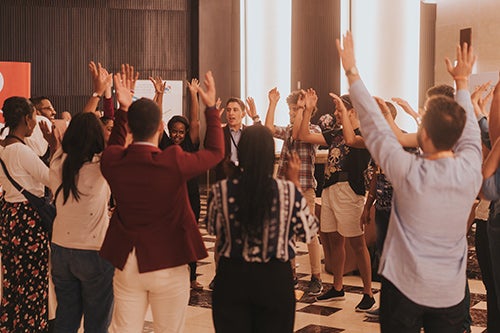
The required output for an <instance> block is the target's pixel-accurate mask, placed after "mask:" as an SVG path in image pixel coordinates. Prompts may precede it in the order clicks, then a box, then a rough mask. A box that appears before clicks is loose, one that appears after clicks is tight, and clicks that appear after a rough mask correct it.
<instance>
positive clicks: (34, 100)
mask: <svg viewBox="0 0 500 333" xmlns="http://www.w3.org/2000/svg"><path fill="white" fill-rule="evenodd" d="M44 99H46V100H49V101H50V98H48V97H47V96H36V97H31V98H30V101H31V103H33V105H34V106H35V107H36V108H37V109H38V106H39V105H40V103H42V101H43V100H44Z"/></svg>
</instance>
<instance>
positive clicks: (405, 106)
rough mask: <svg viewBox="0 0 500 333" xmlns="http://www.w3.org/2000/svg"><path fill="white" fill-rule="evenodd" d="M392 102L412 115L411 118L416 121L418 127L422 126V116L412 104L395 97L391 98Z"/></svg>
mask: <svg viewBox="0 0 500 333" xmlns="http://www.w3.org/2000/svg"><path fill="white" fill-rule="evenodd" d="M391 100H392V101H393V102H395V103H396V104H397V105H399V106H400V107H401V108H402V109H403V111H404V112H406V113H407V114H409V115H410V117H412V118H413V119H415V122H416V123H417V125H420V120H421V119H420V115H419V114H418V113H417V112H416V111H415V110H413V108H412V107H411V105H410V103H408V102H407V101H406V100H404V99H402V98H399V97H393V98H391Z"/></svg>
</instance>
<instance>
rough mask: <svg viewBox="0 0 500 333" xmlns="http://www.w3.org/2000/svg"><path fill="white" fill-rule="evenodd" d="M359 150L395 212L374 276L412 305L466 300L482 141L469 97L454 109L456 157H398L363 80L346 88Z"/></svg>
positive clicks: (463, 95)
mask: <svg viewBox="0 0 500 333" xmlns="http://www.w3.org/2000/svg"><path fill="white" fill-rule="evenodd" d="M350 96H351V99H352V101H353V102H354V107H355V108H356V110H357V111H358V114H359V118H360V122H361V130H362V131H363V135H364V138H365V144H366V146H367V147H368V149H369V150H370V152H371V155H372V157H373V158H374V159H375V161H376V162H377V164H379V165H380V166H381V168H382V170H384V172H385V174H386V175H387V177H388V179H390V180H391V183H392V186H393V187H394V193H393V201H392V203H393V205H392V210H391V217H390V222H389V229H388V232H387V238H386V240H385V243H384V251H383V253H382V257H381V260H380V266H379V272H380V274H381V275H383V276H384V277H385V278H386V279H388V280H389V281H391V282H392V283H393V284H394V285H395V286H396V287H397V288H398V289H399V290H400V291H401V292H402V293H403V294H404V295H405V296H406V297H408V298H409V299H410V300H412V301H413V302H415V303H417V304H419V305H423V306H428V307H433V308H445V307H450V306H454V305H456V304H458V303H460V302H461V301H462V300H463V298H464V296H465V279H466V275H465V269H466V266H467V237H466V228H467V220H468V217H469V215H470V212H471V209H472V205H473V203H474V201H475V199H476V196H477V194H478V192H479V189H480V188H481V182H482V177H481V162H482V152H481V141H480V132H479V127H478V124H477V120H476V118H475V116H474V112H473V108H472V104H471V101H470V95H469V92H468V91H466V90H459V91H458V92H457V95H456V99H457V102H458V103H459V104H460V105H461V106H462V107H463V108H464V109H465V110H466V115H467V121H466V124H465V127H464V129H463V132H462V135H461V137H460V138H459V139H458V141H457V143H456V145H455V147H454V148H453V151H454V157H449V158H441V159H436V160H430V159H425V158H423V157H419V156H415V155H414V154H411V153H408V152H406V151H404V149H403V147H401V144H400V143H399V142H398V140H397V138H396V136H395V135H394V133H393V132H392V130H391V129H390V127H389V125H388V124H387V122H386V120H385V119H384V118H383V116H382V114H381V113H380V110H379V108H378V106H377V104H376V103H375V101H374V99H373V98H372V96H370V94H369V92H368V91H367V90H366V88H365V86H364V84H363V82H362V81H361V80H358V81H356V82H355V83H353V84H352V85H351V88H350Z"/></svg>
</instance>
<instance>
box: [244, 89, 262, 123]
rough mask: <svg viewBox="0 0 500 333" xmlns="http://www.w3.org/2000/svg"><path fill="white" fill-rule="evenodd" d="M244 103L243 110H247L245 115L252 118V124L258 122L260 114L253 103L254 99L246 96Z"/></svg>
mask: <svg viewBox="0 0 500 333" xmlns="http://www.w3.org/2000/svg"><path fill="white" fill-rule="evenodd" d="M246 102H247V103H246V105H245V110H246V112H247V115H248V116H249V117H250V118H252V121H253V124H254V125H255V124H257V123H260V122H261V121H260V116H259V114H258V113H257V106H256V105H255V101H254V99H253V97H250V96H248V97H247V99H246Z"/></svg>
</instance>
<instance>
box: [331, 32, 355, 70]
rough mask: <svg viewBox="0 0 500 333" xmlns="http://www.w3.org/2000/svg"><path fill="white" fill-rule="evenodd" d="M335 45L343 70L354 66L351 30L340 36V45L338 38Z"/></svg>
mask: <svg viewBox="0 0 500 333" xmlns="http://www.w3.org/2000/svg"><path fill="white" fill-rule="evenodd" d="M336 45H337V51H338V52H339V57H340V60H341V61H342V67H344V71H347V70H349V69H351V68H353V67H355V66H356V57H355V56H354V43H353V39H352V34H351V32H350V31H347V32H346V33H345V35H343V36H342V45H340V40H339V39H337V40H336Z"/></svg>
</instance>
